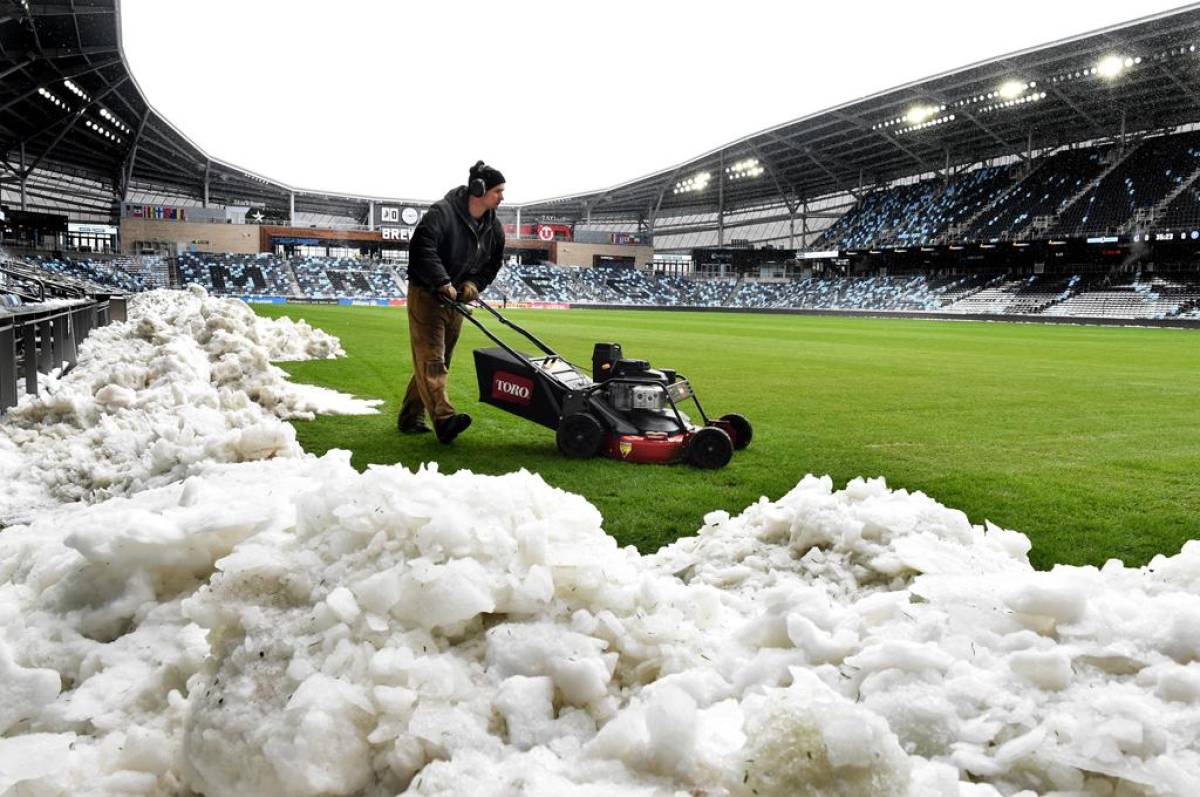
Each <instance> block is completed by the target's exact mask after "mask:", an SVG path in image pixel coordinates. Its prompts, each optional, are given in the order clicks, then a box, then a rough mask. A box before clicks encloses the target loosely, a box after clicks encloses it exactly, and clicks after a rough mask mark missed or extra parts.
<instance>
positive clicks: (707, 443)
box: [687, 426, 733, 470]
mask: <svg viewBox="0 0 1200 797" xmlns="http://www.w3.org/2000/svg"><path fill="white" fill-rule="evenodd" d="M732 457H733V440H731V439H730V438H729V435H728V434H727V433H726V432H725V430H724V429H718V428H717V427H716V426H706V427H704V428H703V429H700V430H698V431H697V432H696V433H695V434H694V435H692V439H691V442H689V443H688V450H687V461H688V464H690V465H693V466H695V467H697V468H705V469H706V470H716V469H717V468H723V467H725V465H726V464H727V463H728V462H729V460H730V459H731V458H732Z"/></svg>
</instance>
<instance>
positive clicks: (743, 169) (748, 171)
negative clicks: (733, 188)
mask: <svg viewBox="0 0 1200 797" xmlns="http://www.w3.org/2000/svg"><path fill="white" fill-rule="evenodd" d="M764 171H765V169H764V168H763V167H762V165H761V164H760V163H759V162H758V158H745V159H744V160H740V161H737V162H736V163H734V164H732V165H730V166H726V167H725V173H726V174H727V175H729V178H730V179H731V180H740V179H742V178H745V177H758V176H759V175H761V174H762V173H763V172H764Z"/></svg>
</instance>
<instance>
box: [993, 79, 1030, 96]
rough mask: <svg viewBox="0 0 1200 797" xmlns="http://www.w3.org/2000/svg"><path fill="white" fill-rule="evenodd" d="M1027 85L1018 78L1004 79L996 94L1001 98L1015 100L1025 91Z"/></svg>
mask: <svg viewBox="0 0 1200 797" xmlns="http://www.w3.org/2000/svg"><path fill="white" fill-rule="evenodd" d="M1027 88H1028V86H1027V85H1026V84H1025V83H1022V82H1021V81H1019V80H1006V81H1005V82H1004V83H1003V84H1002V85H1001V86H1000V89H999V91H998V92H997V94H999V95H1000V96H1001V97H1002V98H1003V99H1006V100H1015V99H1016V98H1017V97H1020V96H1021V95H1022V94H1024V93H1025V89H1027Z"/></svg>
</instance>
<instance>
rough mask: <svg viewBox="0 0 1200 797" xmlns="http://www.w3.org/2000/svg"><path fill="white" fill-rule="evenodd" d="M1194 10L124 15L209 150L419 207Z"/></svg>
mask: <svg viewBox="0 0 1200 797" xmlns="http://www.w3.org/2000/svg"><path fill="white" fill-rule="evenodd" d="M1179 5H1180V3H1178V2H1154V0H1136V1H1135V2H1110V1H1109V0H1049V1H1047V0H1005V1H1004V2H989V3H980V2H970V1H969V0H958V1H957V2H919V1H917V2H903V3H877V2H856V1H855V0H842V1H841V2H826V3H820V4H817V5H813V4H808V3H799V2H792V3H782V2H779V1H778V0H774V1H773V2H765V1H764V0H736V2H725V3H714V2H697V0H692V1H691V2H669V1H667V0H636V2H635V1H633V0H604V1H603V2H592V3H580V2H570V1H569V0H557V1H552V0H530V1H529V2H491V3H481V2H473V1H472V0H458V1H457V2H435V1H431V0H425V1H423V2H419V3H415V2H399V1H395V0H338V2H329V0H319V1H318V0H204V2H182V1H181V0H121V12H122V27H123V36H124V47H125V53H126V55H127V56H128V58H129V63H130V66H131V67H132V70H133V74H134V76H135V77H136V78H137V81H138V83H139V84H140V86H141V88H142V90H143V91H144V92H145V93H146V96H147V98H148V99H149V101H150V103H151V104H152V105H153V106H154V107H155V108H156V109H157V110H158V111H159V112H160V113H162V114H163V115H164V116H166V118H167V119H169V120H170V121H171V122H172V123H173V124H174V125H175V126H176V127H177V128H179V129H180V130H181V131H182V132H183V133H184V134H185V135H187V136H188V137H189V138H191V139H192V141H194V142H195V143H196V144H198V145H199V146H200V147H201V148H202V149H204V150H205V151H207V152H208V154H210V155H211V156H213V157H216V158H220V159H222V160H224V161H227V162H229V163H233V164H235V165H238V166H241V167H244V168H246V169H250V170H252V171H255V172H258V173H259V174H262V175H264V176H266V177H270V178H273V179H276V180H281V181H283V182H285V183H288V184H291V185H293V186H296V187H299V188H309V189H318V190H327V191H338V192H344V193H352V194H360V195H370V196H385V197H396V198H411V199H429V198H436V197H440V196H441V195H442V194H443V193H445V192H446V190H447V189H448V188H450V187H452V186H454V185H458V184H461V183H462V182H464V181H465V179H466V172H467V169H468V167H469V166H470V165H471V164H472V163H474V162H475V160H477V159H480V158H482V159H483V160H485V161H487V162H488V163H490V164H492V165H493V166H495V167H496V168H498V169H500V170H501V171H503V172H504V174H505V178H506V179H507V181H508V191H507V199H508V200H509V201H510V202H525V201H530V200H534V199H544V198H549V197H553V196H560V195H564V194H573V193H580V192H583V191H588V190H592V189H597V188H604V187H607V186H611V185H616V184H618V183H623V182H625V181H627V180H631V179H634V178H637V177H641V176H642V175H645V174H647V173H650V172H654V171H658V170H660V169H663V168H666V167H669V166H673V165H675V164H676V163H679V162H680V161H684V160H688V159H689V158H692V157H694V156H696V155H700V154H702V153H704V152H707V151H709V150H712V149H715V148H717V147H719V146H720V145H722V144H724V143H726V142H729V141H732V140H734V139H738V138H741V137H743V136H745V135H747V134H749V133H753V132H755V131H757V130H761V129H763V128H767V127H773V126H775V125H778V124H781V123H783V122H787V121H788V120H791V119H795V118H797V117H800V116H804V115H806V114H809V113H812V112H814V111H818V110H821V109H824V108H828V107H830V106H834V105H840V104H842V103H844V102H847V101H850V100H854V99H856V98H858V97H862V96H866V95H869V94H874V93H876V92H879V91H882V90H885V89H888V88H891V87H893V86H898V85H901V84H904V83H907V82H910V81H912V80H917V79H920V78H924V77H928V76H931V75H934V74H937V73H939V72H944V71H946V70H951V69H955V68H957V67H961V66H965V65H967V64H970V63H974V62H976V61H981V60H986V59H990V58H992V57H995V56H998V55H1003V54H1005V53H1009V52H1013V51H1016V50H1021V49H1025V48H1027V47H1031V46H1035V45H1039V44H1043V43H1047V42H1052V41H1055V40H1058V39H1062V38H1065V37H1070V36H1074V35H1077V34H1080V33H1085V32H1087V31H1090V30H1094V29H1096V28H1101V27H1106V26H1108V25H1112V24H1115V23H1119V22H1124V21H1127V20H1130V19H1135V18H1138V17H1142V16H1146V15H1150V14H1154V13H1157V12H1160V11H1164V10H1167V9H1170V8H1175V7H1178V6H1179ZM130 121H131V122H132V121H133V120H130Z"/></svg>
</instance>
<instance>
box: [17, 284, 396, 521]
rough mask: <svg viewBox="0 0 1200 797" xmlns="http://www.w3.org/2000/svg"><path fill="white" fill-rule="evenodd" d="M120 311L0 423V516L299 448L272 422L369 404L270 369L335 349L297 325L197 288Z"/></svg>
mask: <svg viewBox="0 0 1200 797" xmlns="http://www.w3.org/2000/svg"><path fill="white" fill-rule="evenodd" d="M128 315H129V320H128V321H126V322H122V323H114V324H110V325H109V326H106V327H101V328H99V329H96V330H94V331H93V332H92V333H91V335H89V336H88V338H87V340H86V341H85V342H84V344H83V346H82V347H81V351H80V354H79V361H78V364H77V365H76V367H75V368H74V369H72V370H71V371H70V372H69V373H67V374H66V375H65V376H60V375H58V374H57V373H56V374H53V375H48V376H47V377H46V378H43V379H42V380H40V381H41V385H40V387H41V390H40V392H39V393H38V394H37V395H36V396H26V397H25V398H24V399H23V400H22V401H21V403H20V405H19V406H17V407H15V408H13V409H12V410H10V411H9V412H8V413H7V415H6V416H4V417H3V418H2V419H0V481H2V482H3V483H4V485H5V488H6V489H5V490H4V494H3V495H0V524H3V523H11V522H14V521H17V520H23V519H27V518H28V517H30V516H31V515H30V512H31V511H36V510H38V509H41V508H44V507H48V506H53V505H55V504H57V503H59V502H61V501H78V500H97V499H103V498H107V497H111V496H115V495H127V494H129V493H132V492H137V491H138V490H142V489H146V488H147V487H157V486H161V485H164V484H168V483H170V482H173V481H178V480H180V479H182V478H184V477H186V476H187V475H188V474H189V473H191V472H193V471H194V469H195V468H196V467H198V466H199V464H200V463H203V462H211V461H215V462H244V461H249V460H257V459H266V458H268V457H277V456H286V457H295V456H299V455H300V454H301V451H300V448H299V446H298V445H297V444H296V436H295V432H294V430H293V429H292V427H291V426H290V425H288V424H287V423H284V422H283V421H284V420H286V419H311V418H312V417H313V416H314V414H317V413H325V414H327V413H334V412H336V413H340V414H363V413H370V412H375V410H374V409H372V407H373V406H374V405H375V404H378V403H379V402H376V401H362V400H358V399H352V398H350V397H348V396H343V395H341V394H339V393H335V392H334V391H331V390H326V389H324V388H318V387H312V386H308V385H293V384H291V383H289V382H288V381H287V374H286V373H285V372H284V371H283V370H281V369H279V368H277V367H276V366H273V365H271V361H272V360H302V359H322V358H332V357H337V356H341V355H343V354H344V352H343V351H342V348H341V345H340V344H339V343H338V341H337V339H336V338H334V337H332V336H330V335H328V334H326V333H325V332H322V331H321V330H318V329H313V328H312V327H310V326H309V325H308V324H306V323H305V322H303V321H301V322H298V323H297V322H293V321H292V320H291V319H290V318H280V319H276V320H270V319H265V318H260V317H259V316H257V315H255V314H254V311H253V310H251V309H250V308H249V307H247V306H246V305H245V304H244V303H243V302H240V301H238V300H236V299H220V298H213V297H209V296H208V295H207V294H206V293H205V292H204V290H203V288H200V287H198V286H192V287H191V288H190V289H189V290H187V291H165V290H160V291H153V292H150V293H144V294H138V295H136V296H133V297H131V298H130V302H129V310H128Z"/></svg>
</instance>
